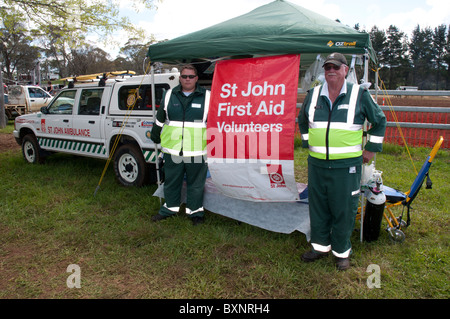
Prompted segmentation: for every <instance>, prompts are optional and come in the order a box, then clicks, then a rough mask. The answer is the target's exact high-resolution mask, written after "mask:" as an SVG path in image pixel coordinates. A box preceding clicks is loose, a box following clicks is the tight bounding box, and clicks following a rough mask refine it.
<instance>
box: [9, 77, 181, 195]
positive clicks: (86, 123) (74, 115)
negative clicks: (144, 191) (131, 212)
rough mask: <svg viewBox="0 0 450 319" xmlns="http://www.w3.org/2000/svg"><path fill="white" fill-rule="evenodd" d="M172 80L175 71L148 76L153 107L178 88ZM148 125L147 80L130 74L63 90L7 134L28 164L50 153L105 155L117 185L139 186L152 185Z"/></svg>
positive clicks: (153, 159) (153, 171) (152, 147)
mask: <svg viewBox="0 0 450 319" xmlns="http://www.w3.org/2000/svg"><path fill="white" fill-rule="evenodd" d="M178 79H179V73H178V72H174V73H162V74H155V75H154V82H155V104H156V105H155V106H156V109H157V108H158V107H159V104H160V102H161V98H162V94H163V92H164V90H168V89H170V88H173V87H175V86H176V85H178V84H179V80H178ZM153 122H154V119H153V110H152V89H151V77H150V76H149V75H147V76H133V77H128V78H123V79H118V78H116V79H112V80H107V81H106V83H105V85H104V86H99V82H98V81H97V82H96V81H93V82H90V83H78V84H76V85H75V87H74V88H66V89H63V90H62V91H61V92H60V93H59V94H58V95H57V96H55V98H54V99H53V100H52V102H51V103H50V104H49V105H48V106H46V107H42V108H41V110H40V112H37V113H33V114H27V115H23V116H19V117H17V118H16V119H15V124H14V125H15V127H14V132H13V134H14V137H15V139H16V141H17V143H18V144H19V145H21V146H22V152H23V156H24V158H25V160H26V161H27V162H29V163H37V162H42V161H43V160H44V158H45V156H48V155H50V154H51V153H53V152H60V153H70V154H74V155H80V156H88V157H95V158H102V159H108V158H109V157H110V155H111V158H112V159H113V162H114V171H115V173H116V177H117V180H118V181H119V183H121V184H122V185H125V186H142V185H144V184H147V183H148V182H155V181H156V165H155V163H156V160H157V158H156V156H155V154H156V151H155V150H156V145H155V144H154V143H153V141H152V140H151V139H150V132H151V129H152V127H153ZM115 144H117V145H116V146H114V145H115Z"/></svg>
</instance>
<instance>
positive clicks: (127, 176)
mask: <svg viewBox="0 0 450 319" xmlns="http://www.w3.org/2000/svg"><path fill="white" fill-rule="evenodd" d="M114 172H115V173H116V177H117V179H118V181H119V183H121V184H122V185H124V186H137V187H140V186H143V185H145V184H146V177H147V165H146V163H145V160H144V157H143V155H142V151H141V150H140V148H139V147H138V146H136V145H134V144H124V145H122V146H120V147H119V148H118V149H117V151H116V154H115V156H114Z"/></svg>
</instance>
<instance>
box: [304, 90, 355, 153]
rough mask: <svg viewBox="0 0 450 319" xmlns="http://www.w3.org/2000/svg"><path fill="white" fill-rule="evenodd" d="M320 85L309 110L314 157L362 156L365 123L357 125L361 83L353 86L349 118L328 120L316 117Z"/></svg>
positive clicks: (311, 149)
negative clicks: (355, 120) (357, 105)
mask: <svg viewBox="0 0 450 319" xmlns="http://www.w3.org/2000/svg"><path fill="white" fill-rule="evenodd" d="M320 88H321V86H317V87H315V88H314V91H313V96H312V98H311V104H310V106H309V110H308V119H309V130H308V145H309V154H310V155H311V156H312V157H315V158H318V159H327V160H338V159H346V158H353V157H359V156H361V155H362V136H363V125H362V124H354V119H355V110H356V101H357V98H358V92H359V85H356V84H355V85H353V87H352V91H351V93H350V100H349V103H348V109H347V110H348V111H347V119H346V120H345V119H342V120H343V121H340V122H336V121H334V122H333V121H331V120H330V118H331V116H330V117H329V118H328V119H319V120H318V119H316V120H314V114H315V111H316V106H317V101H318V99H319V92H320ZM341 106H343V105H341ZM345 108H347V105H345ZM330 112H331V110H330Z"/></svg>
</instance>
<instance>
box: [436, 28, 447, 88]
mask: <svg viewBox="0 0 450 319" xmlns="http://www.w3.org/2000/svg"><path fill="white" fill-rule="evenodd" d="M446 33H447V26H446V25H445V24H441V25H440V26H438V27H436V28H434V32H433V49H434V55H435V64H436V69H437V72H436V89H437V90H439V89H440V87H442V88H444V89H445V83H444V84H443V85H440V82H441V73H443V70H444V69H445V54H446V51H445V46H446V45H447V39H446Z"/></svg>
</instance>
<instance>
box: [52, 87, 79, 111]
mask: <svg viewBox="0 0 450 319" xmlns="http://www.w3.org/2000/svg"><path fill="white" fill-rule="evenodd" d="M76 93H77V91H76V90H70V91H64V92H61V94H59V95H58V96H57V97H56V98H55V99H54V100H53V101H52V104H51V105H50V106H49V108H48V113H49V114H72V110H73V105H74V103H75V95H76Z"/></svg>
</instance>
